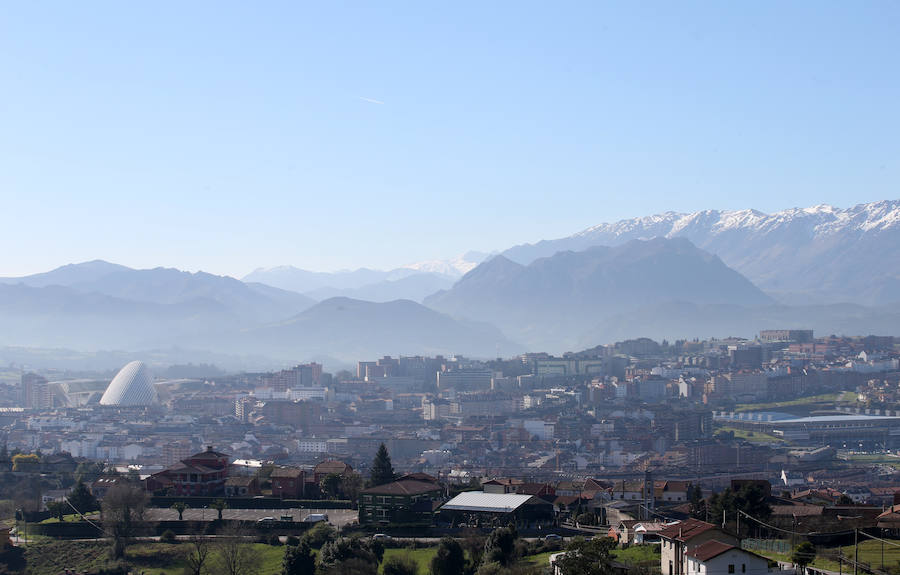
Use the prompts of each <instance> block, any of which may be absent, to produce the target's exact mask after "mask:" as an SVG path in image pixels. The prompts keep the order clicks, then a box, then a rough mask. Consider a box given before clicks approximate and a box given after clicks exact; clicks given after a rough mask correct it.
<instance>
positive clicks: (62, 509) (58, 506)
mask: <svg viewBox="0 0 900 575" xmlns="http://www.w3.org/2000/svg"><path fill="white" fill-rule="evenodd" d="M68 508H69V506H68V505H66V504H65V503H64V502H62V501H50V502H48V503H47V511H49V512H50V515H51V516H52V517H56V518H57V519H59V520H60V521H63V520H64V519H65V516H66V509H68Z"/></svg>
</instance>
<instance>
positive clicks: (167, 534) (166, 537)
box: [159, 529, 178, 543]
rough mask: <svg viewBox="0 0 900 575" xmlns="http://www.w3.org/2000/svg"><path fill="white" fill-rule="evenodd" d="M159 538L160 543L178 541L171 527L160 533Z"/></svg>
mask: <svg viewBox="0 0 900 575" xmlns="http://www.w3.org/2000/svg"><path fill="white" fill-rule="evenodd" d="M159 540H160V542H161V543H176V542H177V541H178V538H177V537H175V532H174V531H172V530H171V529H166V530H165V531H163V532H162V533H161V534H160V536H159Z"/></svg>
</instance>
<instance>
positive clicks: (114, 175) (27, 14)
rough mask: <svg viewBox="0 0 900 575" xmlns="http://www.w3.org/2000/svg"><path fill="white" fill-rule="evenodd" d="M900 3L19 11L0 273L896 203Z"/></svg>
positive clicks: (378, 260) (285, 257) (535, 235)
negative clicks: (705, 213) (716, 212)
mask: <svg viewBox="0 0 900 575" xmlns="http://www.w3.org/2000/svg"><path fill="white" fill-rule="evenodd" d="M898 54H900V3H897V2H893V1H867V2H843V1H823V0H815V1H805V2H804V1H794V2H775V1H767V2H713V1H709V2H662V1H661V2H594V1H590V2H583V3H580V2H562V3H557V2H552V3H551V2H541V3H529V2H520V1H516V2H443V3H439V2H409V3H401V2H389V1H386V2H346V3H345V2H336V1H335V2H315V3H313V2H310V3H304V2H293V1H291V2H276V1H268V2H261V3H257V2H253V3H251V2H233V3H230V2H224V1H216V2H202V1H197V2H147V3H136V2H99V1H98V2H93V1H88V2H66V1H59V2H51V1H48V2H7V3H4V4H3V5H2V6H0V74H2V89H0V200H2V201H0V210H2V212H0V213H2V214H3V217H2V220H0V222H2V223H0V245H2V246H3V247H4V249H3V257H2V258H0V276H17V275H24V274H29V273H35V272H39V271H45V270H48V269H51V268H53V267H56V266H59V265H63V264H66V263H72V262H79V261H86V260H92V259H105V260H109V261H113V262H116V263H121V264H124V265H129V266H132V267H141V268H145V267H156V266H166V267H177V268H180V269H186V270H191V271H196V270H204V271H208V272H212V273H219V274H228V275H234V276H237V277H241V276H243V275H244V274H246V273H249V272H250V271H251V270H253V269H255V268H257V267H272V266H277V265H294V266H297V267H302V268H305V269H311V270H320V271H330V270H336V269H346V268H356V267H361V266H365V267H370V268H382V269H387V268H392V267H396V266H399V265H403V264H407V263H411V262H415V261H420V260H430V259H437V258H446V257H451V256H454V255H457V254H459V253H462V252H465V251H467V250H481V251H493V250H502V249H505V248H507V247H510V246H512V245H515V244H518V243H522V242H533V241H537V240H540V239H550V238H556V237H562V236H566V235H570V234H572V233H574V232H577V231H579V230H581V229H584V228H586V227H588V226H591V225H595V224H598V223H601V222H606V221H614V220H618V219H621V218H628V217H636V216H643V215H649V214H652V213H657V212H661V211H666V210H675V211H695V210H700V209H709V208H717V209H743V208H755V209H759V210H762V211H777V210H780V209H785V208H790V207H805V206H811V205H816V204H821V203H829V204H833V205H837V206H841V207H848V206H851V205H854V204H857V203H862V202H868V201H875V200H879V199H895V198H897V197H898V196H900V194H898V193H897V182H898V179H900V162H898V159H900V141H898V138H900V106H898V102H900V70H898V68H900V64H898V59H897V55H898Z"/></svg>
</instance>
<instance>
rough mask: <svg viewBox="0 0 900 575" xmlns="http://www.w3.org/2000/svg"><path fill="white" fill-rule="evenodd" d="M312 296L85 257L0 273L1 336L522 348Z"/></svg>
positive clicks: (96, 344) (484, 350) (407, 310)
mask: <svg viewBox="0 0 900 575" xmlns="http://www.w3.org/2000/svg"><path fill="white" fill-rule="evenodd" d="M64 284H69V285H64ZM313 304H315V302H314V301H313V300H311V299H310V298H308V297H306V296H303V295H301V294H297V293H295V292H291V291H287V290H282V289H278V288H274V287H271V286H267V285H263V284H255V283H244V282H241V281H239V280H236V279H234V278H231V277H226V276H215V275H212V274H207V273H203V272H199V273H188V272H182V271H179V270H175V269H167V268H156V269H151V270H133V269H130V268H127V267H124V266H118V265H115V264H109V263H107V262H87V263H85V264H74V265H69V266H63V267H62V268H58V269H57V270H53V271H51V272H47V273H43V274H36V275H34V276H27V277H23V278H7V279H5V280H3V282H0V325H3V326H4V330H2V333H0V345H8V346H28V347H37V348H48V347H57V348H70V349H73V350H78V351H90V350H99V349H126V350H127V349H135V350H137V349H152V348H156V347H169V346H183V347H186V348H191V349H196V350H204V349H206V350H213V351H216V352H221V353H232V354H240V355H249V354H256V355H257V356H259V355H264V356H268V357H273V358H283V359H290V360H295V359H296V360H300V359H309V358H314V357H322V356H331V357H334V358H340V359H342V360H344V361H356V360H358V359H359V358H360V357H374V356H376V355H378V354H385V353H392V352H393V353H398V354H399V353H426V352H428V353H431V352H434V353H463V354H469V355H477V356H492V355H494V354H495V353H496V352H497V350H498V346H499V349H500V350H501V351H504V352H510V353H513V352H518V351H522V349H521V348H519V347H517V346H515V345H514V344H512V343H510V342H509V341H508V340H507V339H506V338H504V337H503V336H502V334H501V333H500V331H499V330H498V329H496V328H494V327H491V326H488V325H486V324H480V323H470V322H461V321H457V320H454V319H452V318H450V317H448V316H445V315H443V314H440V313H438V312H435V311H433V310H430V309H428V308H426V307H424V306H422V305H420V304H417V303H415V302H412V301H392V302H388V303H371V302H364V301H358V300H353V299H348V298H333V299H329V300H327V301H325V302H321V303H319V304H315V306H314V307H312V308H310V306H311V305H313ZM304 310H305V311H304ZM301 312H302V313H301ZM362 352H365V353H362ZM356 353H362V355H356Z"/></svg>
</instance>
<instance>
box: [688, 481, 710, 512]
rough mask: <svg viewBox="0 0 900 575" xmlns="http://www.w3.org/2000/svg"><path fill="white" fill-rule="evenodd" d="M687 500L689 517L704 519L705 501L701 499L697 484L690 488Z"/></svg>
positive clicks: (701, 492) (701, 494)
mask: <svg viewBox="0 0 900 575" xmlns="http://www.w3.org/2000/svg"><path fill="white" fill-rule="evenodd" d="M688 499H689V500H690V502H691V517H693V518H694V519H706V500H705V499H703V490H702V489H701V488H700V484H699V483H698V484H696V485H694V486H693V487H691V492H690V496H689V497H688Z"/></svg>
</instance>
